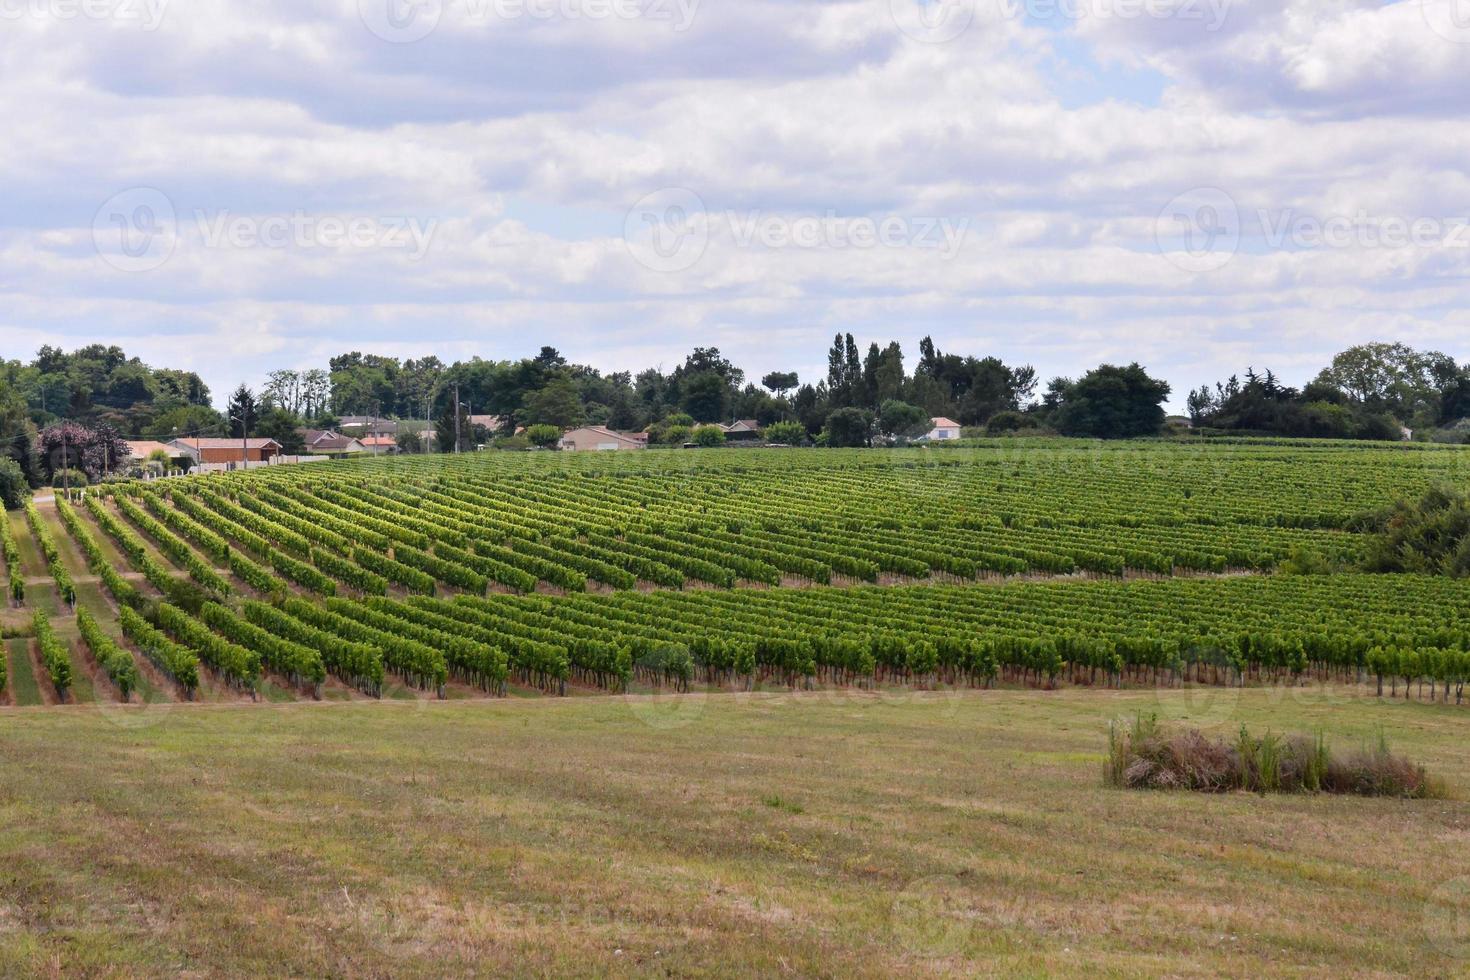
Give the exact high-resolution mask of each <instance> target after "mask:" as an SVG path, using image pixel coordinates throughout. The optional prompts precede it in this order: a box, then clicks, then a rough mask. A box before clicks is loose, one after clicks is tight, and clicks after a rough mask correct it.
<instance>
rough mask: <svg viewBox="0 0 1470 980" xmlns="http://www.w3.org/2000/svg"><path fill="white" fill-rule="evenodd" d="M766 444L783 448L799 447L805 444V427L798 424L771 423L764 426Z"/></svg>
mask: <svg viewBox="0 0 1470 980" xmlns="http://www.w3.org/2000/svg"><path fill="white" fill-rule="evenodd" d="M765 437H766V441H767V442H774V443H779V444H781V445H783V446H800V445H802V444H803V443H805V442H806V426H804V425H802V424H801V423H800V422H773V423H771V424H770V425H768V426H766V430H765Z"/></svg>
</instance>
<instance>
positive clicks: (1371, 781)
mask: <svg viewBox="0 0 1470 980" xmlns="http://www.w3.org/2000/svg"><path fill="white" fill-rule="evenodd" d="M1103 776H1104V781H1105V782H1106V783H1107V784H1108V785H1109V786H1114V787H1117V788H1120V789H1185V790H1193V791H1195V792H1201V793H1224V792H1229V791H1231V790H1250V791H1253V792H1257V793H1338V794H1347V795H1354V796H1394V797H1401V798H1405V799H1423V798H1429V797H1439V796H1443V795H1444V790H1443V787H1442V786H1440V785H1439V784H1438V783H1437V782H1435V781H1433V780H1431V779H1430V778H1429V777H1428V775H1427V774H1426V773H1425V771H1424V767H1423V766H1419V765H1415V764H1414V763H1412V762H1410V761H1409V760H1408V759H1405V758H1403V757H1402V756H1396V755H1394V754H1393V753H1392V752H1391V751H1389V747H1388V742H1387V740H1386V739H1384V738H1383V736H1382V735H1381V734H1380V735H1379V737H1378V739H1377V740H1376V741H1375V742H1374V743H1372V744H1369V745H1365V746H1363V747H1362V748H1361V749H1359V750H1358V751H1356V752H1353V753H1352V754H1350V755H1347V756H1335V755H1333V753H1332V752H1331V750H1330V749H1329V748H1328V746H1327V740H1326V738H1324V737H1323V736H1322V734H1321V733H1320V732H1319V733H1317V734H1316V735H1314V736H1305V735H1297V736H1295V737H1292V738H1286V737H1283V736H1280V735H1273V734H1272V733H1270V732H1267V733H1266V734H1265V735H1262V736H1259V737H1257V736H1253V735H1251V734H1250V732H1249V731H1247V730H1246V728H1245V727H1244V726H1242V727H1241V729H1240V732H1239V734H1238V735H1237V736H1236V738H1235V740H1234V741H1233V742H1230V741H1226V740H1224V739H1216V738H1211V737H1209V736H1207V735H1205V734H1204V733H1203V732H1201V731H1199V730H1198V729H1194V728H1190V729H1185V730H1183V731H1178V732H1168V731H1165V730H1164V729H1162V728H1160V727H1159V724H1158V719H1157V717H1156V716H1154V715H1139V716H1137V717H1136V718H1134V720H1133V723H1132V724H1131V725H1123V724H1119V723H1117V722H1115V723H1113V724H1112V725H1110V726H1109V728H1108V757H1107V763H1106V766H1105V769H1104V773H1103Z"/></svg>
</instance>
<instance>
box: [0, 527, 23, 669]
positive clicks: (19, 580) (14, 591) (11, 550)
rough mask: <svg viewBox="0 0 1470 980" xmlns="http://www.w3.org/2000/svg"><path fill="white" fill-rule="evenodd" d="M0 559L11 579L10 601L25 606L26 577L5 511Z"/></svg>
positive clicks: (1, 529)
mask: <svg viewBox="0 0 1470 980" xmlns="http://www.w3.org/2000/svg"><path fill="white" fill-rule="evenodd" d="M0 558H4V559H5V571H6V574H7V575H8V576H9V579H10V583H9V594H10V601H11V602H14V603H15V604H16V605H17V606H19V605H23V604H24V603H25V601H26V576H25V572H24V571H22V570H21V567H20V547H19V545H17V544H16V541H15V532H13V531H12V530H11V529H10V521H9V520H8V519H7V517H6V515H5V513H4V512H3V511H0ZM0 659H3V658H0Z"/></svg>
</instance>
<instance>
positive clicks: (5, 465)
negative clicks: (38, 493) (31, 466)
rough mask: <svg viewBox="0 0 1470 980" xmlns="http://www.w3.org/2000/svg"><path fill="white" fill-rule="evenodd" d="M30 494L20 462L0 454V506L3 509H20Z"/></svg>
mask: <svg viewBox="0 0 1470 980" xmlns="http://www.w3.org/2000/svg"><path fill="white" fill-rule="evenodd" d="M30 496H31V487H30V484H28V483H26V475H25V471H24V470H22V469H21V468H20V464H19V463H17V462H16V461H15V460H13V459H11V458H10V457H9V456H0V506H3V507H4V509H5V510H20V508H22V507H24V506H25V502H26V501H27V500H29V499H30Z"/></svg>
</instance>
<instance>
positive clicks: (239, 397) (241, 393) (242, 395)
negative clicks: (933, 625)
mask: <svg viewBox="0 0 1470 980" xmlns="http://www.w3.org/2000/svg"><path fill="white" fill-rule="evenodd" d="M225 414H226V415H228V416H229V419H230V435H232V436H234V437H235V438H236V439H240V438H243V437H244V436H245V435H246V433H248V432H254V431H255V425H256V423H257V422H259V421H260V406H259V404H258V403H257V402H256V400H255V392H253V391H251V390H250V389H249V388H247V387H245V386H244V385H243V384H242V385H241V386H240V387H238V388H236V389H235V393H234V394H233V395H231V396H230V403H229V406H228V407H227V409H226V412H225Z"/></svg>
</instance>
